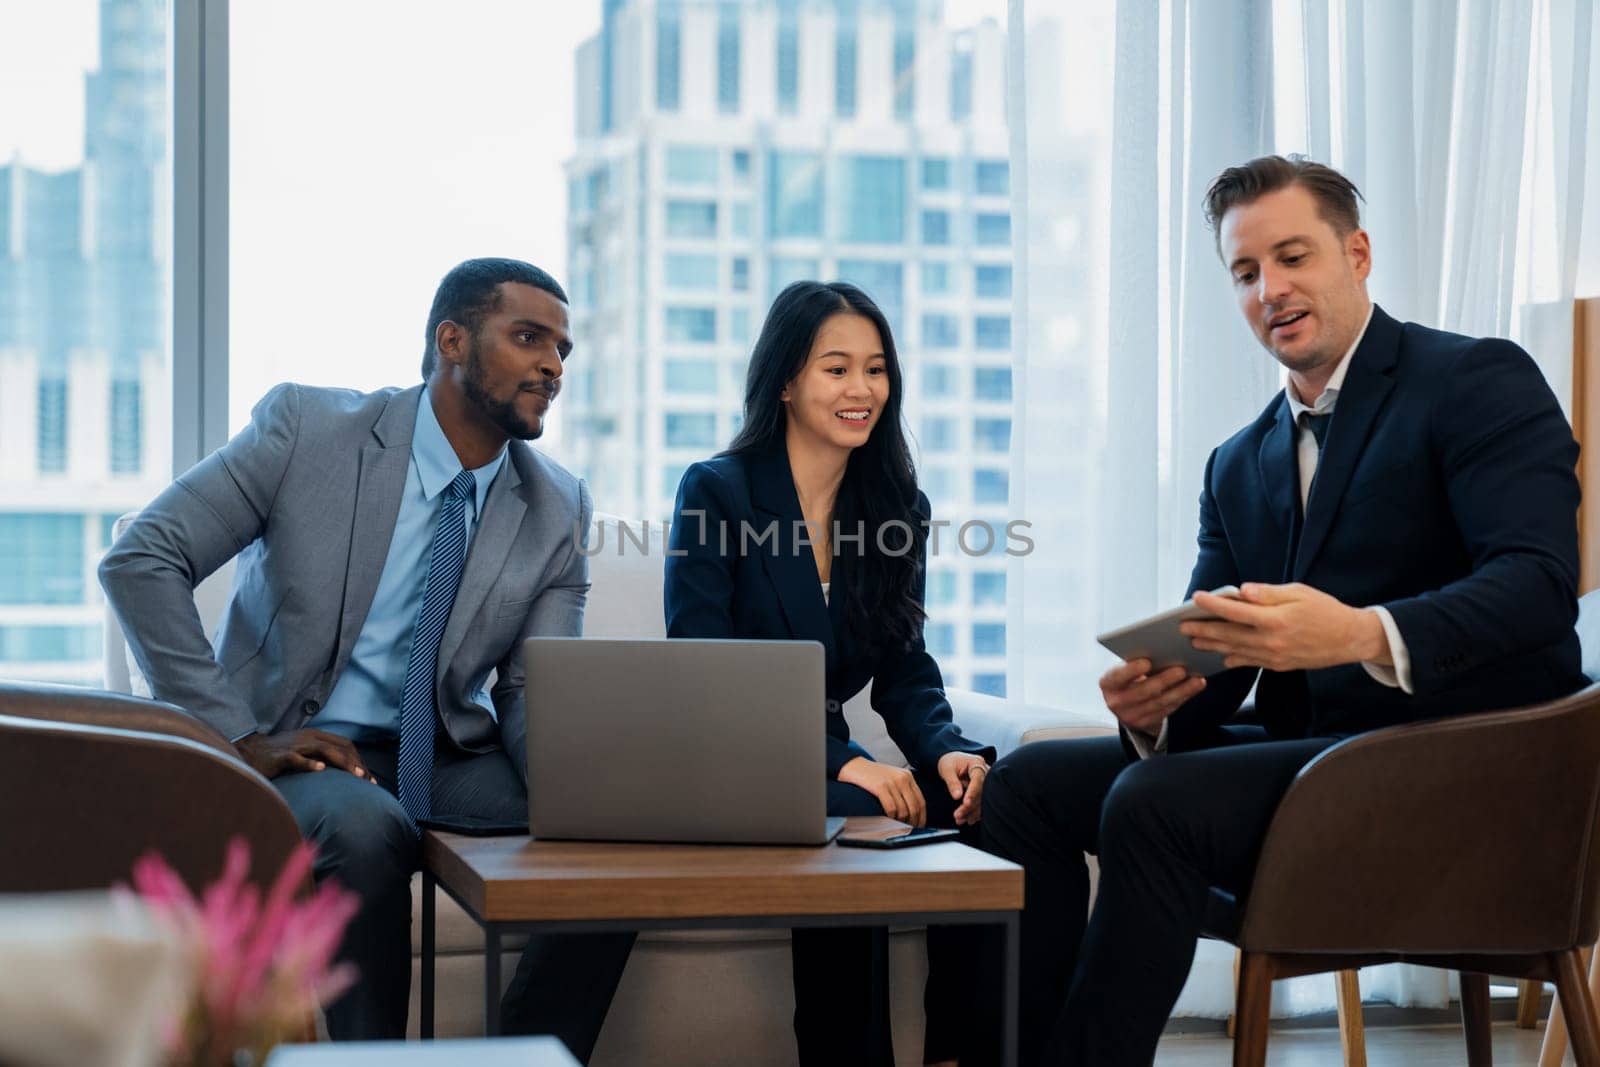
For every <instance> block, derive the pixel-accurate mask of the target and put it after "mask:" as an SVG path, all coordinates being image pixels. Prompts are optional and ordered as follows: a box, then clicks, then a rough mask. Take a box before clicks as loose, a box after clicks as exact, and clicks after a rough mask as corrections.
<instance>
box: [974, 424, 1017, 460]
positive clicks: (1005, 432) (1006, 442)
mask: <svg viewBox="0 0 1600 1067" xmlns="http://www.w3.org/2000/svg"><path fill="white" fill-rule="evenodd" d="M972 443H973V445H974V446H975V447H976V448H977V450H978V451H979V452H1009V451H1011V420H1010V419H976V420H974V421H973V423H972Z"/></svg>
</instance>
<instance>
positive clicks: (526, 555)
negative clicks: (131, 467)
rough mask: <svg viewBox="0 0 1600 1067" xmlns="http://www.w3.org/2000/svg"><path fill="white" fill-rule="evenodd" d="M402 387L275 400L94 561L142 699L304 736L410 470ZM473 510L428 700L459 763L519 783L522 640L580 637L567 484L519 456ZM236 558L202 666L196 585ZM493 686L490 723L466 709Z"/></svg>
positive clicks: (229, 729) (529, 454)
mask: <svg viewBox="0 0 1600 1067" xmlns="http://www.w3.org/2000/svg"><path fill="white" fill-rule="evenodd" d="M421 392H422V387H421V386H420V385H417V386H413V387H412V388H410V389H405V390H398V389H385V390H381V391H379V392H376V393H357V392H353V391H350V390H342V389H317V388H312V387H309V386H303V385H280V386H278V387H277V388H275V389H273V390H272V391H271V392H270V393H268V394H267V395H266V396H265V397H264V398H263V399H262V400H261V402H260V403H259V404H257V405H256V409H255V411H254V413H253V414H252V417H251V422H250V425H249V426H247V427H246V428H245V429H244V430H243V431H242V432H240V434H239V435H238V436H237V437H235V438H234V439H233V440H231V441H229V442H228V443H227V444H226V445H224V446H223V447H222V448H220V449H218V450H217V451H216V452H214V453H212V454H211V455H210V456H208V457H207V458H205V459H204V460H202V461H201V462H200V463H198V464H197V465H195V467H194V468H193V469H191V470H190V471H188V473H186V474H184V475H183V476H182V477H180V478H179V479H178V480H177V481H176V482H174V483H173V484H172V485H171V486H169V487H168V488H167V490H166V491H165V492H163V493H162V494H161V495H160V496H158V497H157V498H156V499H155V501H154V502H153V503H152V504H151V505H150V506H149V507H147V508H145V509H144V511H142V512H141V513H140V514H139V517H138V518H137V519H135V520H134V522H133V523H132V524H131V525H130V526H129V527H128V529H127V530H126V531H125V532H124V533H123V535H122V536H121V537H119V538H118V539H117V542H116V544H115V545H113V546H112V548H111V551H110V552H108V553H107V554H106V557H105V560H104V562H103V563H101V565H100V582H101V584H102V585H103V586H104V587H105V591H106V597H107V599H108V600H109V601H110V602H111V606H112V608H113V609H114V610H115V611H116V613H117V617H118V619H119V620H121V622H122V627H123V629H124V630H125V631H127V635H128V644H129V646H130V647H131V648H132V649H133V653H134V655H135V657H136V658H137V660H138V663H139V666H140V668H141V669H142V670H143V671H144V673H145V676H146V677H147V678H149V679H150V685H151V689H152V691H153V692H154V695H155V696H156V697H157V698H159V699H161V700H165V701H169V702H171V703H173V704H176V705H178V706H179V707H182V708H187V709H188V710H189V711H190V712H192V713H193V714H195V715H197V716H198V717H200V718H201V719H204V720H205V721H206V722H208V723H210V724H211V725H213V726H215V727H216V728H217V729H218V730H220V731H222V732H223V733H224V734H225V735H227V736H228V737H241V736H243V735H244V734H247V733H249V732H251V731H254V730H260V731H263V732H267V733H277V732H280V731H286V730H297V729H300V728H301V727H303V726H304V725H305V724H306V722H307V721H308V720H310V718H311V717H312V716H313V715H315V714H316V713H317V711H318V710H319V709H320V708H321V707H322V704H323V703H324V702H325V701H326V700H327V698H328V694H329V693H330V692H332V691H333V686H334V682H335V681H337V680H338V678H339V674H340V672H341V671H343V670H344V667H345V664H346V663H348V662H349V659H350V650H351V648H352V647H353V646H354V645H355V641H356V636H357V635H358V634H359V633H360V632H361V627H362V625H363V624H364V623H365V622H366V618H367V611H368V609H369V608H370V607H371V605H372V596H373V593H374V592H375V591H376V589H377V586H378V576H379V574H380V573H381V572H382V570H383V564H384V560H385V559H386V557H387V555H388V551H389V538H390V537H391V535H392V534H393V533H394V523H395V517H396V515H397V514H398V513H399V508H400V497H401V493H402V490H403V489H404V487H405V482H406V470H407V467H408V466H409V464H410V462H411V434H412V431H413V429H414V428H415V424H416V416H417V404H418V401H419V398H420V394H421ZM506 458H507V463H506V465H505V466H504V467H503V468H502V469H501V471H500V475H499V477H498V478H496V480H495V482H494V485H493V486H492V487H491V488H490V490H489V495H488V498H487V500H486V501H485V502H484V509H483V516H482V518H481V519H480V520H479V524H478V529H477V532H476V533H475V534H474V536H473V539H472V547H471V549H470V550H469V551H468V554H467V559H466V564H465V567H464V569H463V570H462V574H461V587H460V590H459V591H458V592H457V594H456V600H455V606H454V607H453V608H452V609H451V612H450V619H449V621H448V622H447V623H446V624H445V630H444V638H443V640H442V641H441V643H440V646H439V667H438V676H437V679H436V682H435V684H436V686H437V689H436V696H437V699H438V705H439V710H440V713H441V716H442V718H443V720H444V727H445V730H446V731H447V732H448V734H449V736H450V739H451V740H452V741H453V742H454V743H455V744H456V745H457V746H458V747H459V748H460V749H462V750H464V751H467V752H487V751H490V750H492V749H495V748H498V747H501V746H504V748H505V749H506V751H507V753H508V754H509V755H510V756H511V758H512V761H513V762H514V764H515V765H516V767H517V770H518V771H519V772H520V773H522V774H524V775H525V774H526V773H527V763H526V759H525V751H526V741H527V722H526V718H525V715H524V711H523V668H522V656H521V645H522V641H523V640H524V639H525V638H527V637H531V636H534V635H536V634H538V635H552V636H577V635H579V634H580V633H582V630H583V606H584V599H585V597H586V595H587V593H588V590H589V561H588V560H587V558H585V557H584V555H583V554H582V553H581V552H579V551H578V545H577V543H576V541H575V539H574V535H575V534H577V535H579V536H581V534H582V531H584V530H586V529H587V528H588V524H589V519H590V514H591V511H592V505H591V503H590V500H589V491H588V488H587V487H586V486H585V485H584V483H583V482H582V481H581V480H580V479H578V478H576V477H574V476H573V475H571V474H569V473H568V472H567V471H565V470H563V469H562V468H561V467H559V466H558V465H556V464H555V463H553V462H551V461H550V460H548V459H546V458H545V457H543V456H541V455H539V454H538V453H537V452H535V451H533V449H531V448H529V447H528V446H527V445H526V444H524V443H523V442H521V441H512V442H511V445H510V450H509V453H508V455H507V457H506ZM234 556H238V557H239V562H238V567H237V569H236V571H235V574H234V583H233V593H232V596H231V598H230V600H229V603H228V607H227V610H226V613H225V615H224V618H223V623H222V628H221V629H220V630H219V631H218V634H217V639H216V648H215V651H213V649H212V646H211V644H210V643H208V642H207V641H206V638H205V633H204V631H203V630H202V628H201V625H200V619H199V616H198V615H197V613H196V611H195V606H194V599H193V590H194V587H195V585H196V584H198V583H199V582H200V581H201V580H202V579H204V578H205V577H206V576H207V575H208V574H210V573H211V572H212V571H214V570H216V569H217V568H218V567H220V566H221V565H222V564H223V563H225V562H227V561H228V560H229V559H230V558H232V557H234ZM491 671H493V672H495V674H496V680H495V683H494V689H493V692H492V694H491V696H492V698H493V703H494V707H495V711H496V718H498V720H499V721H498V724H497V723H496V721H495V718H491V716H490V715H489V713H488V711H487V710H486V709H485V708H484V707H483V706H482V705H481V704H478V703H477V702H475V701H474V700H473V696H474V695H475V694H477V693H478V692H479V691H480V690H481V689H482V688H483V686H484V685H485V684H486V682H487V681H488V678H489V674H490V672H491Z"/></svg>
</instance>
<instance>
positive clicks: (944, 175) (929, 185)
mask: <svg viewBox="0 0 1600 1067" xmlns="http://www.w3.org/2000/svg"><path fill="white" fill-rule="evenodd" d="M922 187H923V188H924V189H948V188H950V161H949V160H948V159H924V160H923V161H922Z"/></svg>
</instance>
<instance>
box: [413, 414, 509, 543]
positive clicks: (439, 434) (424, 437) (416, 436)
mask: <svg viewBox="0 0 1600 1067" xmlns="http://www.w3.org/2000/svg"><path fill="white" fill-rule="evenodd" d="M411 459H412V461H413V462H415V463H416V465H417V476H418V478H419V479H421V481H422V495H423V497H424V499H426V500H429V501H432V500H433V498H434V497H436V496H438V495H439V494H440V493H442V492H444V491H445V489H446V487H448V486H449V485H450V483H451V482H453V481H455V477H456V475H457V474H460V473H461V460H460V458H459V457H458V456H457V455H456V450H455V448H454V447H452V446H451V444H450V439H449V438H448V437H446V436H445V435H444V427H442V426H440V425H439V419H438V417H437V416H436V415H434V413H433V401H432V399H431V398H430V397H429V395H428V389H427V387H426V386H424V387H423V389H422V397H421V399H419V400H418V402H417V428H416V430H415V431H414V432H413V433H412V435H411ZM505 461H506V450H505V449H504V448H501V449H500V451H499V452H496V453H495V456H494V458H493V459H491V460H490V461H489V462H488V463H485V464H484V465H483V466H481V467H478V468H476V469H475V470H474V471H473V472H472V476H473V478H474V480H475V481H476V482H477V483H478V484H477V493H476V494H475V499H474V500H473V514H475V515H482V514H483V502H484V500H485V499H486V498H487V497H488V495H489V486H490V485H492V484H493V483H494V479H495V476H496V475H497V474H499V473H500V468H501V467H502V466H504V465H505Z"/></svg>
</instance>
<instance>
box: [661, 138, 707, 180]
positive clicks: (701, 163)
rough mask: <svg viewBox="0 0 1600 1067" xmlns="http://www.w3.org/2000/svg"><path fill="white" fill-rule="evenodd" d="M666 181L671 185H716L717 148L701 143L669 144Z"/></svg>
mask: <svg viewBox="0 0 1600 1067" xmlns="http://www.w3.org/2000/svg"><path fill="white" fill-rule="evenodd" d="M667 181H668V182H670V183H672V184H673V185H716V184H717V150H716V149H715V148H708V147H705V146H702V145H669V146H668V147H667Z"/></svg>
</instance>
